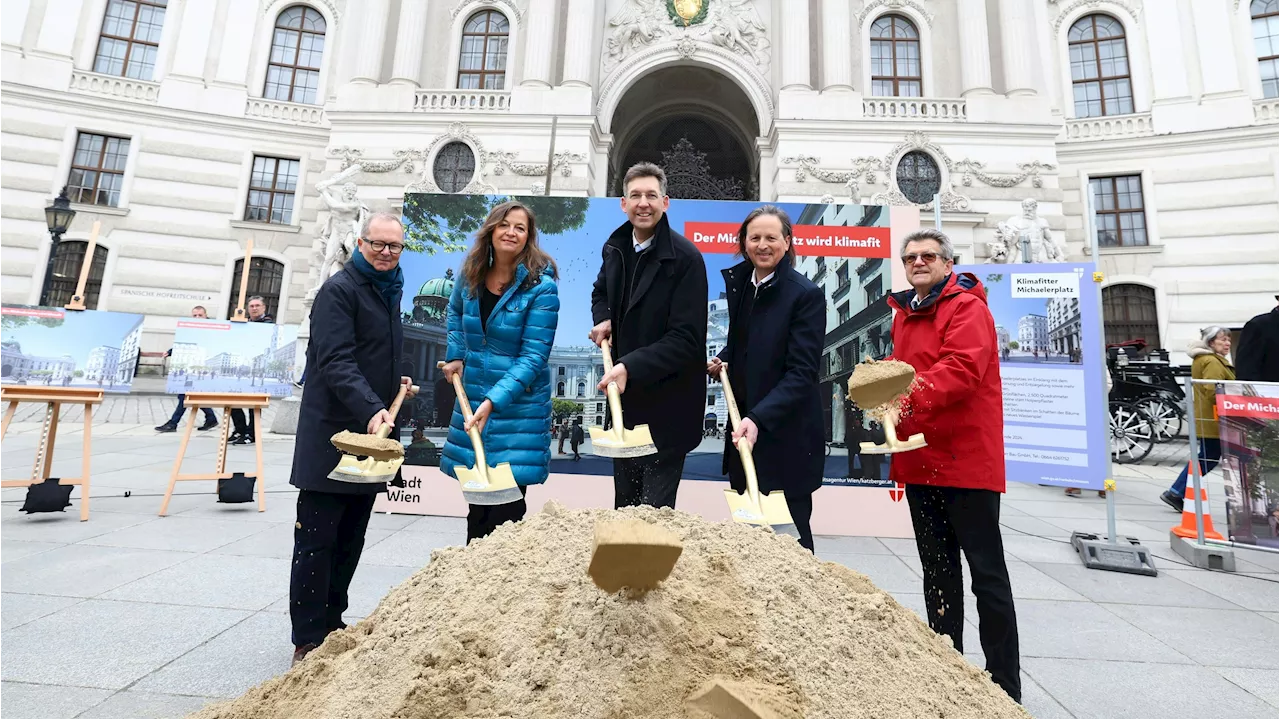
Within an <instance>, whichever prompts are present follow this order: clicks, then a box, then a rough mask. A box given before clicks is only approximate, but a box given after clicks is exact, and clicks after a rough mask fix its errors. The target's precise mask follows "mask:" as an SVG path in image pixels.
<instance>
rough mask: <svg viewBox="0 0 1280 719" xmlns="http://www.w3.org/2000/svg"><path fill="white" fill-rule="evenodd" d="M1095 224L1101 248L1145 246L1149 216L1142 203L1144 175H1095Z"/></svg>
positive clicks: (1091, 188)
mask: <svg viewBox="0 0 1280 719" xmlns="http://www.w3.org/2000/svg"><path fill="white" fill-rule="evenodd" d="M1089 189H1090V191H1092V192H1093V213H1094V225H1095V227H1097V231H1098V246H1099V247H1145V246H1146V245H1147V217H1146V214H1145V213H1146V210H1145V208H1144V207H1143V202H1142V176H1141V175H1121V176H1118V177H1093V178H1090V179H1089Z"/></svg>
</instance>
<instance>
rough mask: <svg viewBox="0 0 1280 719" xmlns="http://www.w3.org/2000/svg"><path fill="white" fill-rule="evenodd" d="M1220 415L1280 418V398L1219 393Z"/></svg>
mask: <svg viewBox="0 0 1280 719" xmlns="http://www.w3.org/2000/svg"><path fill="white" fill-rule="evenodd" d="M1218 416H1219V417H1253V418H1256V419H1280V400H1278V399H1276V398H1275V397H1247V396H1244V395H1232V394H1220V395H1218Z"/></svg>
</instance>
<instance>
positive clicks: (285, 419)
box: [267, 397, 302, 435]
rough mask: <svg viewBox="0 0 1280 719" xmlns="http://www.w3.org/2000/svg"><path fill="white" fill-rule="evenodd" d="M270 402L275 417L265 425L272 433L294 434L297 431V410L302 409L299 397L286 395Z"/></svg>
mask: <svg viewBox="0 0 1280 719" xmlns="http://www.w3.org/2000/svg"><path fill="white" fill-rule="evenodd" d="M271 404H272V405H273V406H274V407H275V417H273V418H272V419H271V423H270V424H269V425H267V426H269V427H270V428H271V432H272V433H273V434H292V435H296V434H297V433H298V410H300V409H302V399H301V398H300V397H286V398H284V399H282V400H278V401H275V402H272V403H271Z"/></svg>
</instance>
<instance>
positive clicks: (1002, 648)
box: [907, 484, 1022, 702]
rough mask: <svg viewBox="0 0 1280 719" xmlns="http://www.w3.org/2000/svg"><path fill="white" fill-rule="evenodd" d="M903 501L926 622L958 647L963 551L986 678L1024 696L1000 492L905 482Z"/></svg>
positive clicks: (961, 649)
mask: <svg viewBox="0 0 1280 719" xmlns="http://www.w3.org/2000/svg"><path fill="white" fill-rule="evenodd" d="M907 504H908V505H910V507H911V524H912V526H913V527H914V528H915V533H916V547H917V548H918V550H919V552H920V564H921V566H922V567H923V569H924V603H925V608H926V611H927V613H928V615H929V628H931V629H933V631H935V632H937V633H938V634H945V635H946V636H948V637H951V642H952V644H954V645H955V648H956V651H958V652H961V653H963V652H964V643H963V637H962V635H963V632H964V569H963V568H962V567H961V566H960V552H961V551H962V550H963V551H964V556H965V559H967V560H968V562H969V572H970V574H971V575H972V577H973V582H972V586H973V595H974V597H976V598H977V600H978V638H979V640H980V641H981V642H982V653H983V654H985V655H986V657H987V671H989V672H991V679H992V681H994V682H995V683H996V684H998V685H1000V688H1002V689H1004V690H1005V692H1007V693H1008V694H1009V696H1011V697H1013V699H1014V701H1017V702H1021V701H1022V677H1021V675H1020V674H1019V671H1020V670H1019V664H1020V660H1019V655H1018V618H1017V616H1016V614H1015V613H1014V609H1013V588H1012V586H1010V584H1009V569H1008V567H1007V566H1005V563H1004V542H1003V541H1002V540H1001V538H1000V493H999V492H993V491H990V490H985V489H961V488H958V487H929V486H925V485H918V484H908V485H907Z"/></svg>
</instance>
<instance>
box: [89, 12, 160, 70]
mask: <svg viewBox="0 0 1280 719" xmlns="http://www.w3.org/2000/svg"><path fill="white" fill-rule="evenodd" d="M168 4H169V0H110V1H109V2H108V3H107V12H106V13H105V14H104V15H103V16H102V33H101V34H100V35H99V36H98V52H97V54H96V55H94V58H93V71H94V72H100V73H103V74H104V75H120V76H122V77H131V78H133V79H135V80H148V81H149V80H151V75H152V73H153V72H155V69H156V54H157V51H158V50H159V49H160V32H161V31H162V30H163V29H164V13H165V6H166V5H168Z"/></svg>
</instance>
